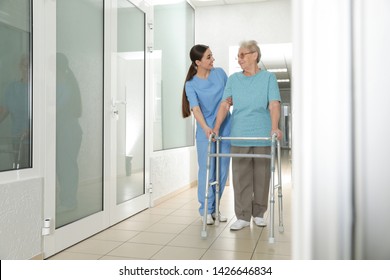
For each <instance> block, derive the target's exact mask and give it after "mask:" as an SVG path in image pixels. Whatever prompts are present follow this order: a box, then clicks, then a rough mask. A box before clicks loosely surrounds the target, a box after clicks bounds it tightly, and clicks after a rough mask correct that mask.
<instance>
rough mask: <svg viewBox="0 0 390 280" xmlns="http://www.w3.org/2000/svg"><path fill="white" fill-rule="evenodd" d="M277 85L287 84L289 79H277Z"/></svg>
mask: <svg viewBox="0 0 390 280" xmlns="http://www.w3.org/2000/svg"><path fill="white" fill-rule="evenodd" d="M277 81H278V83H289V82H290V79H278V80H277Z"/></svg>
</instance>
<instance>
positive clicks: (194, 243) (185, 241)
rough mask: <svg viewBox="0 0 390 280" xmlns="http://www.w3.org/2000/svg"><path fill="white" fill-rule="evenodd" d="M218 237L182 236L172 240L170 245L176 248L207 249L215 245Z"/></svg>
mask: <svg viewBox="0 0 390 280" xmlns="http://www.w3.org/2000/svg"><path fill="white" fill-rule="evenodd" d="M215 239H216V237H213V236H208V238H194V236H192V235H184V234H180V235H178V236H177V237H175V238H174V239H173V240H171V241H170V242H169V243H168V245H169V246H176V247H191V248H203V249H207V248H209V247H210V246H211V244H213V242H214V241H215Z"/></svg>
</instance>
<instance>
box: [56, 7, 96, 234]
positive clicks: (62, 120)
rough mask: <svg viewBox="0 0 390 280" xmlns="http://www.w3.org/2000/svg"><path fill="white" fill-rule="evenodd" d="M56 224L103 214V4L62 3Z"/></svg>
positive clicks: (59, 42) (58, 90) (58, 55)
mask: <svg viewBox="0 0 390 280" xmlns="http://www.w3.org/2000/svg"><path fill="white" fill-rule="evenodd" d="M56 101H57V108H56V112H57V118H56V130H57V135H56V147H57V149H56V175H57V182H56V190H57V192H56V193H57V199H56V206H57V211H56V214H57V215H56V226H57V227H60V226H63V225H66V224H69V223H71V222H73V221H76V220H78V219H81V218H83V217H86V216H88V215H91V214H93V213H96V212H98V211H102V210H103V205H102V202H103V0H100V1H98V0H95V1H89V0H57V91H56Z"/></svg>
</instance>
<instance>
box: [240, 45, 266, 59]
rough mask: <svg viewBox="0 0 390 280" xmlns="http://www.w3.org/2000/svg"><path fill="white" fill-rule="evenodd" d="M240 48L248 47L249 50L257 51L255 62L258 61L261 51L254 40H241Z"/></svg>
mask: <svg viewBox="0 0 390 280" xmlns="http://www.w3.org/2000/svg"><path fill="white" fill-rule="evenodd" d="M240 48H244V49H248V50H249V51H251V52H257V54H258V56H257V63H259V62H260V58H261V52H260V48H259V46H258V44H257V42H256V41H255V40H250V41H243V42H241V43H240Z"/></svg>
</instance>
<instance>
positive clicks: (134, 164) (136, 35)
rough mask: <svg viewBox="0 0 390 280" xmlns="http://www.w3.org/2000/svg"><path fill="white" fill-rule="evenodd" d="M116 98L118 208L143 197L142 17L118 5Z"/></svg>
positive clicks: (127, 3) (122, 3) (125, 4)
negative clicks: (124, 203)
mask: <svg viewBox="0 0 390 280" xmlns="http://www.w3.org/2000/svg"><path fill="white" fill-rule="evenodd" d="M117 28H118V32H117V51H116V52H115V53H114V54H113V56H112V57H114V58H116V61H115V63H116V69H115V70H116V75H115V74H113V77H114V78H115V80H114V81H113V83H114V88H115V90H114V91H115V98H114V100H115V101H114V106H115V107H116V108H115V110H116V112H117V121H116V124H117V150H116V152H117V154H116V180H117V197H116V202H117V204H121V203H123V202H126V201H128V200H131V199H133V198H135V197H137V196H140V195H142V194H144V193H145V187H144V186H145V184H144V177H145V175H144V162H145V159H144V154H145V153H144V141H145V140H144V127H145V126H144V122H145V121H144V119H145V109H144V108H145V101H144V100H145V14H144V12H143V11H141V10H139V9H138V8H137V7H135V6H134V5H133V4H131V2H130V1H127V0H119V1H118V13H117Z"/></svg>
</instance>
